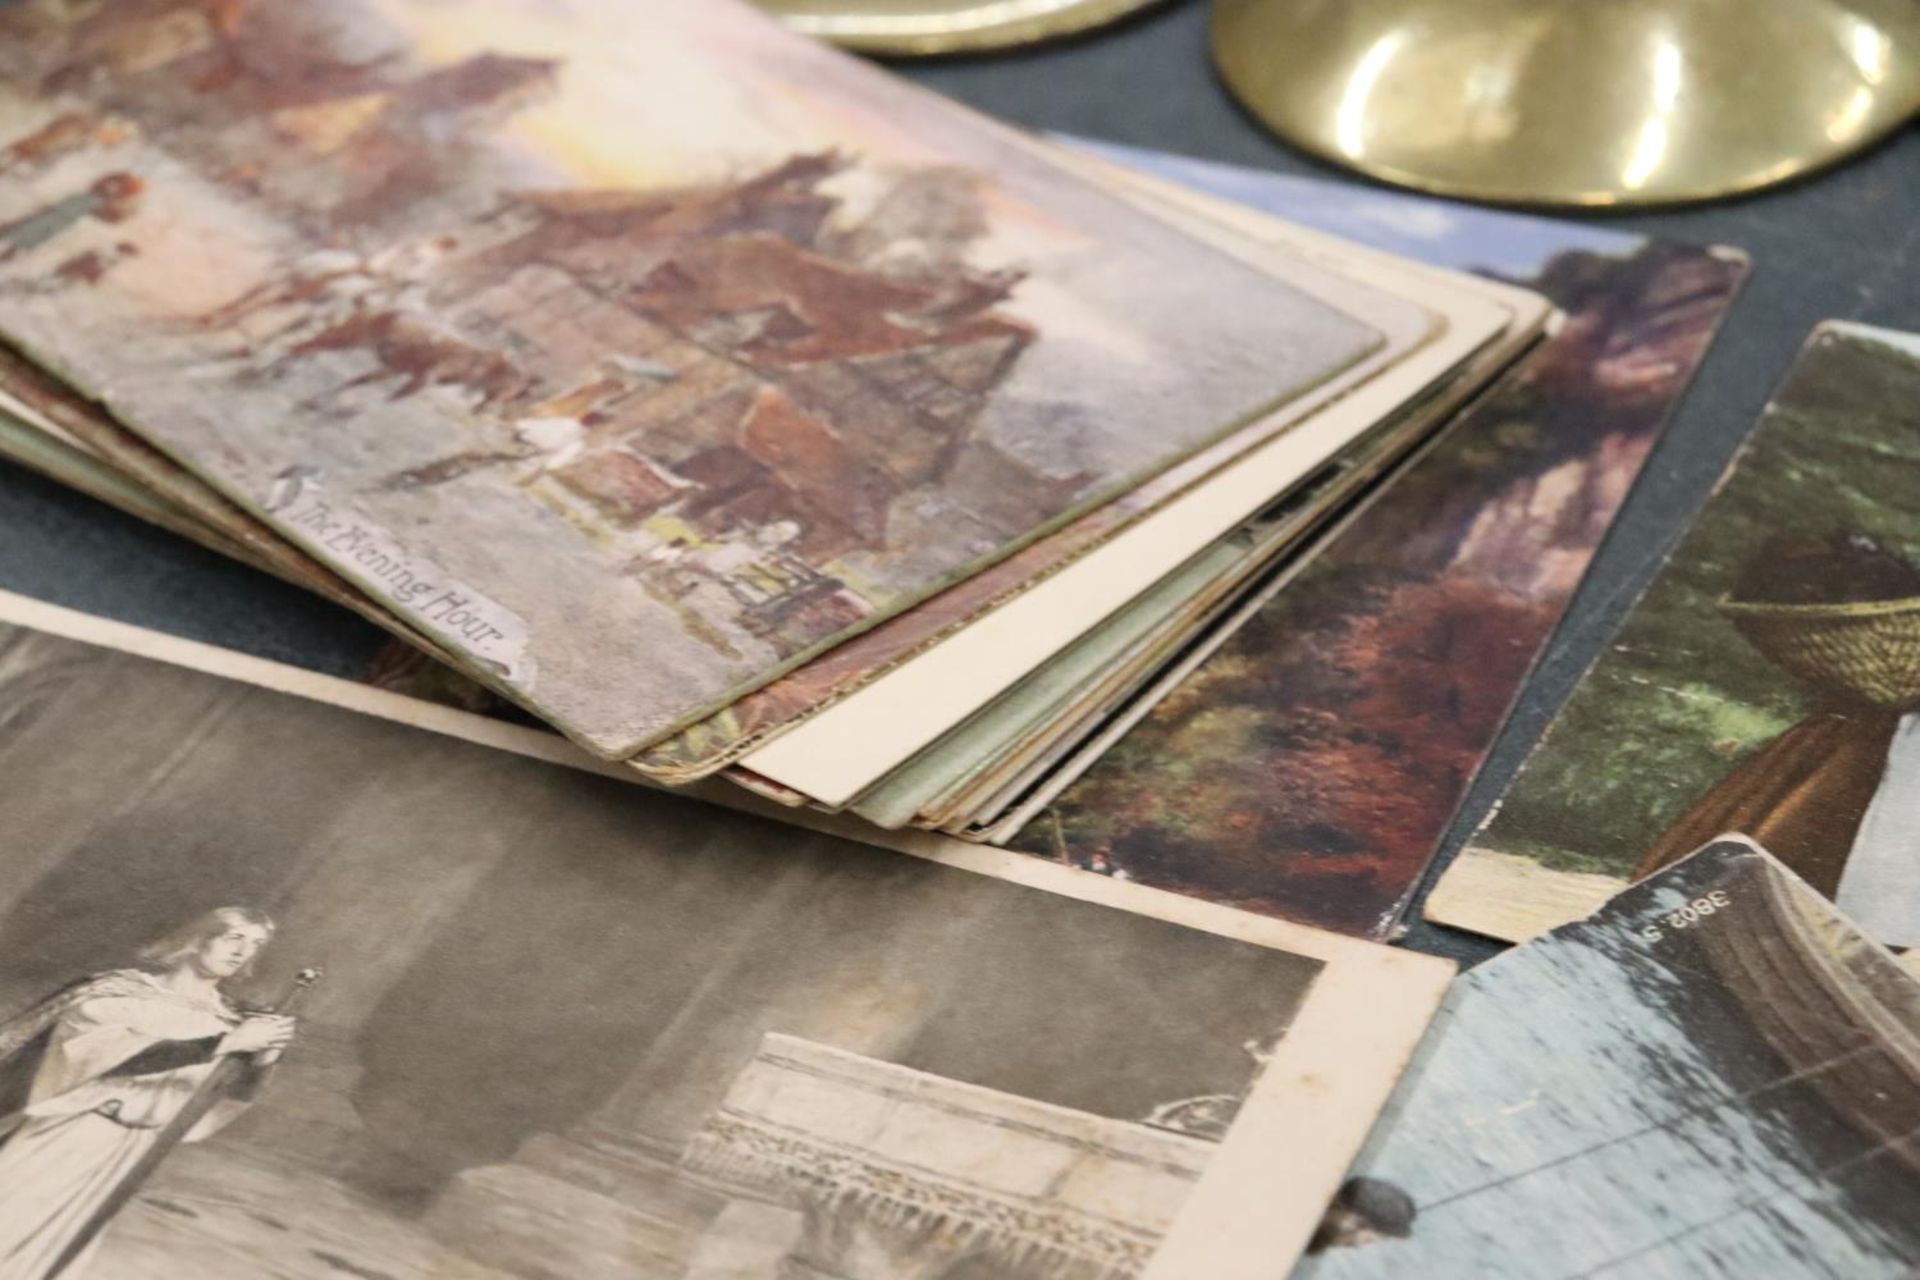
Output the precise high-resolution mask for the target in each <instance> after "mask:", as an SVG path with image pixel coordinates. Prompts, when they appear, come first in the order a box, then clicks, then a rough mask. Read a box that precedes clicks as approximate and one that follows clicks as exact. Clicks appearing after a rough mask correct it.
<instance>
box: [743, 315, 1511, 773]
mask: <svg viewBox="0 0 1920 1280" xmlns="http://www.w3.org/2000/svg"><path fill="white" fill-rule="evenodd" d="M1435 305H1436V306H1437V307H1439V308H1440V311H1441V314H1442V315H1443V316H1444V317H1445V318H1446V322H1447V323H1446V328H1445V331H1444V332H1443V333H1442V334H1441V335H1440V336H1438V337H1437V338H1436V339H1435V340H1434V341H1432V342H1431V343H1428V344H1427V345H1425V346H1423V347H1421V348H1420V349H1419V350H1417V351H1415V352H1413V353H1412V354H1411V355H1409V356H1408V357H1407V358H1406V359H1405V360H1404V361H1402V362H1400V363H1399V364H1397V365H1395V366H1393V367H1392V368H1390V369H1387V370H1385V371H1383V372H1381V373H1380V374H1379V375H1378V376H1376V377H1373V378H1371V379H1369V380H1367V381H1365V382H1362V383H1359V384H1358V385H1356V386H1354V387H1352V388H1351V389H1350V390H1347V391H1346V393H1345V394H1344V395H1343V396H1341V397H1339V398H1338V399H1336V400H1333V401H1331V402H1330V403H1328V404H1327V405H1325V406H1324V407H1322V408H1320V409H1319V410H1318V411H1316V412H1315V413H1313V414H1311V415H1310V416H1308V417H1307V418H1306V419H1305V420H1304V421H1302V422H1301V423H1299V424H1298V425H1297V426H1295V427H1293V428H1292V429H1291V430H1290V431H1288V432H1286V433H1285V434H1283V435H1280V436H1278V437H1276V438H1274V439H1272V440H1270V441H1268V442H1267V443H1265V444H1262V445H1261V446H1259V447H1258V448H1256V449H1253V450H1250V451H1249V452H1248V453H1247V454H1246V455H1245V456H1244V457H1242V458H1239V459H1237V460H1236V461H1234V462H1233V463H1232V464H1230V465H1229V466H1227V467H1225V468H1223V469H1222V470H1221V471H1220V472H1219V473H1217V474H1216V475H1214V476H1212V477H1210V478H1209V479H1208V480H1207V481H1205V482H1204V483H1202V484H1198V485H1196V486H1194V487H1193V488H1191V489H1189V490H1188V491H1187V492H1185V493H1183V494H1180V495H1179V496H1178V497H1176V498H1174V499H1173V500H1171V501H1170V502H1168V503H1167V504H1166V505H1164V506H1163V507H1161V508H1160V509H1159V510H1156V511H1154V512H1152V513H1151V514H1149V515H1148V516H1146V517H1145V518H1144V519H1142V520H1140V521H1138V522H1136V523H1134V524H1132V525H1130V526H1129V527H1127V528H1126V529H1124V530H1122V531H1121V532H1120V533H1118V534H1117V535H1115V536H1114V537H1113V538H1112V539H1111V540H1110V541H1108V542H1106V543H1104V544H1103V545H1101V546H1099V547H1096V548H1094V549H1093V550H1092V551H1089V552H1088V553H1087V554H1086V555H1084V556H1082V557H1081V558H1080V559H1078V560H1076V561H1074V562H1073V563H1072V564H1069V565H1067V566H1066V567H1065V568H1063V569H1061V570H1060V571H1059V572H1058V573H1056V574H1054V575H1053V576H1052V577H1050V578H1047V579H1045V580H1043V581H1041V582H1040V583H1038V584H1036V585H1035V586H1034V587H1033V588H1031V589H1030V590H1028V591H1026V592H1025V593H1023V594H1021V595H1019V596H1017V597H1015V598H1013V599H1011V600H1009V601H1007V602H1006V603H1005V604H1003V605H1001V606H1000V607H999V608H997V609H995V610H993V611H992V612H990V613H987V614H985V615H983V616H981V617H979V618H976V619H974V620H972V621H971V622H969V623H968V624H967V625H966V626H965V627H963V628H961V629H960V630H957V631H955V632H954V633H953V634H951V635H949V636H947V637H945V638H943V639H942V640H941V641H940V643H939V644H937V645H935V646H932V647H930V648H927V649H925V650H923V651H921V652H919V653H917V654H914V655H913V656H911V657H910V658H909V659H907V660H906V661H904V662H902V663H900V664H899V665H898V666H896V667H894V668H893V669H891V670H888V671H886V672H885V673H883V674H881V675H880V676H879V677H878V678H876V679H874V680H872V681H871V682H870V683H868V684H866V685H865V686H864V687H861V688H859V689H856V690H854V691H852V692H850V693H848V694H847V695H846V696H845V697H843V698H841V699H840V700H839V701H837V702H835V703H833V704H831V705H829V706H826V707H824V708H822V709H820V710H818V711H816V712H815V713H814V714H813V715H811V716H810V717H809V718H808V719H806V720H804V721H803V722H801V723H799V724H797V725H794V726H792V727H791V728H790V729H789V730H788V731H787V732H786V733H784V734H783V735H781V736H779V737H777V738H773V739H772V740H770V741H768V742H766V743H764V744H762V745H760V746H758V747H756V748H755V749H754V750H753V751H751V752H749V753H748V754H747V755H745V756H743V757H742V758H741V761H740V764H741V766H742V767H743V768H746V769H750V770H752V771H753V772H755V773H757V774H760V775H762V776H763V777H768V778H772V779H774V780H776V781H778V782H779V783H781V784H782V785H784V786H788V787H791V788H793V789H794V790H796V791H800V792H803V793H804V794H806V795H808V796H811V797H813V798H814V799H815V800H817V801H818V802H820V803H822V804H825V805H828V806H832V807H838V806H840V805H844V804H845V803H847V802H848V801H849V800H851V799H852V798H853V797H854V796H855V795H857V794H859V793H860V792H861V791H863V790H865V789H866V788H867V787H869V786H871V785H873V784H874V783H876V782H878V781H879V780H880V779H881V778H883V777H885V776H886V774H888V773H890V772H891V771H892V770H894V769H896V768H898V767H899V766H900V765H902V764H904V763H905V762H906V761H907V760H908V759H909V758H910V757H911V756H913V755H914V754H915V753H916V752H918V751H920V750H923V749H924V748H926V747H927V746H929V745H931V744H932V743H933V741H934V740H935V739H936V738H938V737H939V736H940V735H941V734H943V733H945V732H947V731H948V730H950V729H952V728H954V727H956V726H957V725H958V724H960V723H961V722H962V721H964V720H965V719H966V718H967V716H969V715H971V714H972V713H973V712H974V711H976V710H977V709H978V708H979V707H980V706H981V705H982V704H983V703H984V702H986V701H987V700H989V699H991V698H993V697H995V696H998V695H999V694H1001V693H1004V692H1005V691H1006V690H1008V689H1009V688H1011V687H1013V686H1014V685H1015V684H1016V683H1018V681H1019V680H1020V679H1021V678H1023V677H1024V676H1025V675H1026V674H1027V673H1028V672H1030V671H1032V670H1033V669H1034V668H1035V667H1037V666H1038V665H1039V664H1040V663H1041V662H1043V661H1045V660H1046V659H1047V658H1048V657H1050V656H1051V655H1052V654H1054V653H1056V652H1058V651H1059V650H1060V649H1061V648H1062V647H1064V646H1065V645H1066V644H1068V643H1070V642H1071V641H1072V640H1074V639H1076V638H1077V637H1079V636H1081V635H1084V634H1085V633H1086V632H1087V631H1089V630H1091V629H1092V628H1093V627H1095V626H1096V625H1098V624H1099V622H1100V621H1101V620H1102V619H1103V618H1106V617H1110V616H1112V614H1113V613H1115V612H1116V611H1118V610H1119V609H1121V608H1123V607H1124V606H1125V605H1126V604H1127V602H1128V601H1130V600H1132V599H1133V598H1134V597H1136V596H1137V595H1138V594H1139V593H1140V592H1141V591H1142V590H1144V589H1145V588H1146V587H1147V586H1149V585H1151V584H1152V583H1153V582H1155V581H1157V580H1159V579H1160V578H1161V577H1163V576H1164V575H1165V574H1168V573H1171V572H1174V571H1175V570H1177V569H1178V568H1179V566H1180V565H1181V564H1182V563H1184V562H1185V561H1186V560H1187V559H1188V558H1189V557H1190V556H1193V555H1196V554H1199V553H1200V552H1201V551H1202V550H1204V549H1205V548H1206V547H1208V546H1210V545H1212V544H1213V543H1214V542H1216V541H1218V540H1219V539H1220V538H1223V537H1226V536H1228V535H1229V534H1230V533H1231V532H1232V531H1233V530H1234V529H1235V528H1236V527H1237V526H1238V525H1240V524H1241V523H1242V522H1243V521H1245V520H1247V519H1249V518H1251V517H1252V516H1254V515H1255V514H1256V513H1257V512H1258V511H1259V510H1260V509H1261V508H1262V507H1264V506H1266V505H1267V504H1269V503H1271V502H1273V501H1274V500H1275V499H1276V498H1278V497H1280V496H1282V495H1284V494H1286V493H1288V492H1289V491H1290V490H1291V489H1292V488H1293V487H1294V486H1296V485H1298V484H1301V483H1302V482H1305V481H1307V480H1309V479H1310V478H1311V477H1312V476H1313V475H1314V474H1315V473H1316V472H1318V471H1319V470H1320V469H1321V468H1322V467H1323V466H1324V465H1325V464H1326V462H1327V461H1328V460H1329V459H1330V458H1332V457H1334V456H1335V455H1336V454H1338V453H1339V452H1340V451H1341V450H1342V449H1344V448H1346V447H1348V446H1350V445H1351V444H1352V443H1353V442H1354V441H1356V440H1357V439H1359V438H1360V437H1361V436H1362V435H1363V434H1364V433H1365V432H1366V431H1367V430H1368V429H1370V428H1371V427H1373V426H1375V425H1377V424H1378V423H1380V422H1381V421H1382V420H1384V419H1387V418H1389V417H1391V416H1393V415H1394V414H1397V413H1400V412H1403V411H1405V410H1407V409H1408V408H1409V406H1410V405H1412V404H1416V403H1417V402H1419V401H1420V400H1421V399H1422V398H1424V397H1426V396H1428V395H1430V394H1435V393H1436V388H1438V387H1449V386H1453V385H1454V382H1453V380H1454V379H1455V378H1456V377H1457V376H1458V375H1460V374H1461V373H1462V372H1463V371H1464V370H1465V369H1467V368H1469V367H1471V366H1472V364H1473V362H1474V361H1475V359H1476V358H1477V357H1478V356H1479V355H1480V354H1481V353H1482V352H1483V351H1484V350H1485V349H1486V348H1487V347H1488V346H1489V344H1493V343H1497V342H1500V341H1503V340H1512V341H1515V342H1517V343H1518V344H1519V345H1521V346H1524V345H1526V343H1528V342H1530V341H1531V340H1532V339H1533V338H1534V337H1535V336H1537V334H1538V332H1539V327H1540V325H1541V324H1542V323H1544V321H1545V320H1546V318H1547V315H1548V313H1549V308H1548V306H1547V305H1546V304H1545V303H1544V302H1543V301H1541V300H1540V299H1539V297H1538V296H1537V295H1534V294H1530V293H1528V294H1522V293H1520V292H1519V291H1517V290H1510V289H1499V290H1489V291H1486V292H1482V291H1479V290H1473V289H1456V290H1453V291H1452V293H1451V296H1449V297H1445V298H1443V299H1438V300H1436V302H1435ZM1521 308H1525V311H1524V312H1523V311H1522V310H1521Z"/></svg>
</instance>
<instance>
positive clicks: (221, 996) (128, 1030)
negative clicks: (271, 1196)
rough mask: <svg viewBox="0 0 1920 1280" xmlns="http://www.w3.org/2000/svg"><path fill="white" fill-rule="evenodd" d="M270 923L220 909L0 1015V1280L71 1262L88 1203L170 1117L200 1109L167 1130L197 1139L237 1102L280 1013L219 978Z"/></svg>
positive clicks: (134, 1166) (247, 955)
mask: <svg viewBox="0 0 1920 1280" xmlns="http://www.w3.org/2000/svg"><path fill="white" fill-rule="evenodd" d="M273 928H274V926H273V922H272V921H271V920H270V919H268V917H267V916H265V915H264V914H262V913H261V912H258V911H255V910H252V909H250V908H247V907H222V908H219V909H218V910H215V911H211V912H209V913H207V914H206V915H204V916H202V917H201V918H200V919H198V920H196V921H194V922H193V923H192V924H190V925H188V926H186V927H185V928H182V929H179V930H176V931H175V932H173V933H170V934H167V935H166V936H164V937H162V938H159V939H156V940H155V941H154V942H152V943H150V944H149V945H148V946H146V947H144V948H142V949H141V951H140V953H139V956H138V963H137V965H136V966H135V967H132V968H127V969H115V970H111V971H108V972H105V973H100V974H96V975H94V976H92V977H89V978H84V979H82V980H80V981H78V982H76V983H73V984H72V985H70V986H67V987H65V988H63V989H62V990H60V991H57V992H55V993H54V994H53V995H51V996H49V997H47V998H46V999H44V1000H42V1001H40V1002H39V1003H38V1004H36V1005H34V1006H32V1007H31V1008H29V1009H27V1010H26V1011H24V1012H23V1013H20V1014H19V1015H17V1016H15V1017H14V1018H12V1019H10V1020H8V1021H7V1022H5V1023H0V1280H52V1277H54V1276H56V1275H57V1276H62V1277H74V1276H78V1275H80V1274H81V1273H82V1271H83V1269H84V1267H85V1264H86V1258H87V1256H88V1255H89V1254H90V1253H91V1252H92V1248H93V1245H94V1244H95V1243H97V1236H95V1235H93V1234H92V1233H95V1232H97V1231H98V1230H99V1228H100V1226H101V1225H103V1223H102V1221H101V1219H102V1218H103V1216H106V1215H110V1214H111V1212H112V1210H113V1209H114V1208H116V1207H117V1206H118V1205H119V1204H121V1203H124V1201H125V1200H126V1198H128V1196H130V1194H131V1192H132V1191H133V1190H135V1189H137V1184H138V1183H139V1181H140V1180H141V1179H142V1178H144V1176H145V1175H146V1173H148V1172H150V1170H151V1166H152V1162H153V1159H154V1158H155V1157H156V1156H164V1154H165V1151H164V1150H162V1149H158V1148H159V1144H161V1143H162V1142H163V1141H166V1140H168V1139H169V1138H171V1137H172V1136H173V1135H171V1134H170V1133H169V1125H170V1122H175V1121H176V1120H178V1119H191V1117H192V1113H193V1111H194V1110H199V1109H204V1114H203V1115H201V1116H200V1117H199V1118H198V1119H197V1120H195V1121H193V1122H192V1125H191V1128H189V1129H187V1130H186V1131H185V1132H183V1133H179V1134H178V1135H177V1137H178V1140H180V1141H187V1142H195V1141H199V1140H200V1139H203V1138H205V1137H207V1136H209V1135H211V1134H212V1133H214V1132H216V1131H217V1130H219V1129H220V1128H222V1127H223V1126H225V1125H226V1124H227V1123H228V1122H230V1121H231V1120H233V1118H234V1117H235V1116H237V1115H238V1114H239V1113H240V1112H241V1111H242V1110H244V1109H245V1107H246V1106H247V1104H248V1103H249V1102H250V1101H251V1100H252V1098H253V1097H254V1095H255V1094H256V1093H257V1091H258V1089H259V1086H260V1083H261V1081H262V1080H263V1079H264V1077H265V1075H266V1072H267V1070H268V1069H269V1068H270V1067H272V1065H273V1064H274V1063H275V1062H276V1061H278V1059H279V1057H280V1055H281V1053H282V1052H283V1051H284V1050H285V1049H286V1047H287V1045H288V1044H289V1043H290V1042H291V1041H292V1038H293V1033H294V1023H293V1019H292V1018H290V1017H285V1016H278V1015H272V1014H260V1013H255V1012H251V1011H249V1010H247V1009H244V1008H242V1007H241V1006H239V1005H236V1004H235V1003H234V1002H233V1001H232V1000H230V999H229V998H228V997H227V995H226V994H225V993H224V992H223V991H222V989H221V988H222V985H223V984H225V983H227V982H229V981H231V980H233V979H236V978H241V977H244V976H245V975H246V974H247V973H248V972H249V971H250V970H251V969H252V967H253V964H254V962H255V960H256V959H257V958H258V957H259V954H260V952H261V949H262V948H264V947H265V946H266V945H267V942H268V941H269V940H270V939H271V938H272V936H273ZM229 1062H231V1064H232V1065H225V1064H228V1063H229ZM210 1081H211V1082H212V1083H211V1084H210V1083H209V1082H210ZM209 1091H212V1092H213V1093H214V1094H215V1096H212V1097H208V1096H206V1095H207V1094H208V1092H209ZM175 1127H176V1128H177V1125H176V1126H175Z"/></svg>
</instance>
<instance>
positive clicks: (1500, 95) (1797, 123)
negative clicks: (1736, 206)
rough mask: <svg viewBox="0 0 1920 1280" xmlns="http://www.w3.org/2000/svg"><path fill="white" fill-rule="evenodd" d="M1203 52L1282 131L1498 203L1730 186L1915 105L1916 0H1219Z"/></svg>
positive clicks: (1336, 159)
mask: <svg viewBox="0 0 1920 1280" xmlns="http://www.w3.org/2000/svg"><path fill="white" fill-rule="evenodd" d="M1213 49H1214V58H1215V61H1216V63H1217V64H1218V66H1219V68H1220V72H1221V75H1222V77H1223V78H1224V79H1225V81H1226V82H1227V85H1228V86H1229V88H1231V89H1232V91H1233V92H1234V94H1235V95H1236V96H1237V97H1238V98H1239V99H1240V100H1241V102H1242V103H1243V104H1245V106H1246V107H1247V108H1248V110H1249V111H1251V112H1252V113H1253V114H1254V115H1255V116H1256V117H1258V118H1259V119H1260V120H1261V121H1262V122H1264V123H1265V124H1267V125H1268V126H1269V127H1271V128H1272V129H1273V130H1274V132H1275V133H1277V134H1278V135H1279V136H1280V137H1281V138H1282V139H1284V140H1285V141H1287V142H1289V143H1291V144H1293V145H1295V146H1298V147H1300V148H1302V149H1303V150H1306V151H1309V152H1312V153H1314V154H1315V155H1318V156H1321V157H1323V158H1325V159H1327V160H1330V161H1332V162H1333V163H1335V164H1340V165H1344V166H1346V167H1349V168H1352V169H1355V170H1358V171H1359V172H1361V173H1364V174H1367V175H1368V176H1370V177H1374V178H1378V179H1380V180H1381V181H1384V182H1390V183H1393V184H1395V185H1397V186H1403V187H1410V188H1413V189H1415V190H1419V191H1425V192H1428V193H1431V194H1435V195H1442V196H1455V197H1464V198H1468V199H1475V200H1483V201H1488V202H1491V203H1498V204H1517V205H1533V206H1548V207H1554V206H1558V207H1580V208H1605V207H1628V206H1650V205H1673V204H1685V203H1691V202H1696V201H1702V200H1711V199H1717V198H1721V197H1725V196H1731V195H1737V194H1741V193H1745V192H1750V191H1755V190H1759V189H1761V188H1764V187H1769V186H1773V185H1775V184H1777V183H1781V182H1786V181H1790V180H1792V179H1795V178H1799V177H1802V176H1804V175H1807V174H1809V173H1812V172H1814V171H1816V170H1818V169H1821V168H1824V167H1826V166H1829V165H1832V164H1834V163H1835V162H1837V161H1839V160H1842V159H1844V158H1846V157H1847V156H1849V155H1851V154H1853V153H1855V152H1858V151H1860V150H1862V149H1864V148H1866V147H1869V146H1871V145H1873V144H1874V143H1876V142H1878V141H1880V140H1882V139H1884V138H1885V137H1886V136H1887V135H1888V134H1890V133H1891V132H1893V131H1894V130H1896V129H1898V128H1899V127H1901V126H1902V125H1903V124H1904V123H1905V122H1906V121H1908V120H1910V119H1911V118H1912V117H1913V116H1914V114H1915V113H1916V112H1920V4H1916V3H1915V2H1914V0H1766V2H1765V3H1762V4H1754V3H1751V2H1750V0H1217V2H1216V4H1215V8H1214V25H1213Z"/></svg>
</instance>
